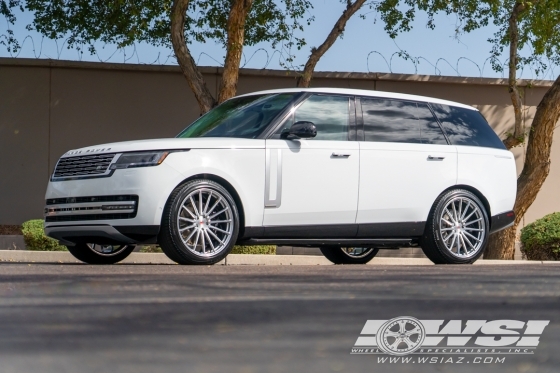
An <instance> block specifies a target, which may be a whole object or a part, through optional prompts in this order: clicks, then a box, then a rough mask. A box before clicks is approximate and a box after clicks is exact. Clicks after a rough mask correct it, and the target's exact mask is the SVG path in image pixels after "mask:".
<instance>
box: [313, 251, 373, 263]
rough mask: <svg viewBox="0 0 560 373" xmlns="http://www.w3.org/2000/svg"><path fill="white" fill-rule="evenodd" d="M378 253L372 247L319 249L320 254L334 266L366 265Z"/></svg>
mask: <svg viewBox="0 0 560 373" xmlns="http://www.w3.org/2000/svg"><path fill="white" fill-rule="evenodd" d="M378 252H379V249H374V248H372V247H321V253H323V255H324V256H325V258H327V259H328V260H330V261H331V262H333V263H334V264H366V263H368V262H369V261H370V260H372V259H373V258H374V257H375V256H376V255H377V253H378Z"/></svg>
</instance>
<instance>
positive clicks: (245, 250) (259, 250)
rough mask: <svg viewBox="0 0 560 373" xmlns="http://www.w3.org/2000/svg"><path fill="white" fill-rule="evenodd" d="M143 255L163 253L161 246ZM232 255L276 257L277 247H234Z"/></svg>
mask: <svg viewBox="0 0 560 373" xmlns="http://www.w3.org/2000/svg"><path fill="white" fill-rule="evenodd" d="M140 252H141V253H162V252H163V251H162V250H161V248H160V247H159V246H144V247H142V248H141V249H140ZM231 254H269V255H276V246H234V247H233V250H232V251H231Z"/></svg>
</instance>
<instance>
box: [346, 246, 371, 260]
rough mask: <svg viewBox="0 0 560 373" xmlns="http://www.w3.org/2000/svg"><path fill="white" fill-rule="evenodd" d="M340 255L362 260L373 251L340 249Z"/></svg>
mask: <svg viewBox="0 0 560 373" xmlns="http://www.w3.org/2000/svg"><path fill="white" fill-rule="evenodd" d="M340 249H341V250H342V253H344V254H346V255H348V256H349V257H351V258H363V257H366V256H368V255H369V254H370V253H371V252H372V251H373V250H375V249H374V248H372V247H341V248H340Z"/></svg>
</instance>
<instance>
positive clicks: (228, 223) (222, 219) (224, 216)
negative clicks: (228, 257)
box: [177, 188, 233, 256]
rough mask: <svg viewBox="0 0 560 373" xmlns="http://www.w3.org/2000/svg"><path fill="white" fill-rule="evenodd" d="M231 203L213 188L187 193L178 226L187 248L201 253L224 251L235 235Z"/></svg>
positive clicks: (178, 215)
mask: <svg viewBox="0 0 560 373" xmlns="http://www.w3.org/2000/svg"><path fill="white" fill-rule="evenodd" d="M232 215H233V213H232V208H231V205H230V203H229V202H228V201H227V200H226V199H225V198H224V197H222V196H221V195H220V194H219V193H217V192H215V191H214V190H212V189H207V188H201V189H198V190H195V191H193V192H191V193H190V194H189V195H187V196H186V197H185V198H184V199H183V202H182V203H181V208H180V209H179V211H178V213H177V229H178V231H179V234H180V237H181V240H182V241H183V244H184V245H185V247H186V248H187V249H188V250H190V251H191V252H192V253H193V254H195V255H199V256H213V255H216V254H218V253H220V252H221V251H222V250H224V249H225V248H226V247H227V246H228V244H229V242H230V240H231V236H232V234H233V216H232Z"/></svg>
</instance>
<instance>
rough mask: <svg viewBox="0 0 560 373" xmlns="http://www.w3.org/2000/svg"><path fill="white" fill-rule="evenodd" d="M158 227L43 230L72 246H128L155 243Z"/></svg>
mask: <svg viewBox="0 0 560 373" xmlns="http://www.w3.org/2000/svg"><path fill="white" fill-rule="evenodd" d="M158 233H159V225H151V226H138V227H130V226H114V227H113V226H110V225H71V226H55V227H49V228H45V234H46V235H47V236H49V237H51V238H54V239H56V240H58V241H60V243H61V244H63V245H67V246H73V245H75V244H77V243H97V244H106V245H109V244H113V245H130V244H137V243H156V242H157V235H158Z"/></svg>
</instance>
